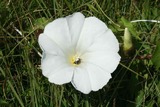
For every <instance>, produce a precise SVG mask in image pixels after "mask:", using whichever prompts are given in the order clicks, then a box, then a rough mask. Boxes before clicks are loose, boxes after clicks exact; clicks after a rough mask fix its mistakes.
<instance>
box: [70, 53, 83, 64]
mask: <svg viewBox="0 0 160 107" xmlns="http://www.w3.org/2000/svg"><path fill="white" fill-rule="evenodd" d="M70 62H71V64H72V65H74V66H75V65H79V64H81V58H80V57H79V56H77V55H75V56H73V57H71V60H70Z"/></svg>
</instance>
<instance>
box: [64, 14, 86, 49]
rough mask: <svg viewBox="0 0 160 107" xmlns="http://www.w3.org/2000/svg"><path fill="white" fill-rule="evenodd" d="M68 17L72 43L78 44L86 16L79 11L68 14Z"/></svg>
mask: <svg viewBox="0 0 160 107" xmlns="http://www.w3.org/2000/svg"><path fill="white" fill-rule="evenodd" d="M66 19H67V22H68V27H69V31H70V35H71V41H72V44H73V46H76V44H77V41H78V39H79V36H80V33H81V30H82V27H83V23H84V20H85V17H84V15H83V14H82V13H80V12H77V13H74V14H73V15H70V16H67V17H66Z"/></svg>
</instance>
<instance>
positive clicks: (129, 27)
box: [121, 17, 140, 40]
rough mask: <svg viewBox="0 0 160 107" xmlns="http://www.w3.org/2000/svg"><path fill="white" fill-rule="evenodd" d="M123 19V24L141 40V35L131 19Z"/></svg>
mask: <svg viewBox="0 0 160 107" xmlns="http://www.w3.org/2000/svg"><path fill="white" fill-rule="evenodd" d="M121 21H122V23H123V25H124V26H125V28H128V30H129V32H130V33H131V34H132V35H133V37H135V38H136V39H139V40H140V38H139V35H138V33H137V32H136V30H135V28H134V26H133V24H132V23H131V22H130V21H128V20H127V19H125V18H124V17H122V18H121Z"/></svg>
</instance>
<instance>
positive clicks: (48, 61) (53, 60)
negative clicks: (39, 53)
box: [41, 53, 67, 77]
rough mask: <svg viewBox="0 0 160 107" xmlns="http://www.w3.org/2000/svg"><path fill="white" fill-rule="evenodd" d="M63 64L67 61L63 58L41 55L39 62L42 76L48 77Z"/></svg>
mask: <svg viewBox="0 0 160 107" xmlns="http://www.w3.org/2000/svg"><path fill="white" fill-rule="evenodd" d="M65 64H67V61H66V59H65V58H64V57H61V56H55V55H51V54H47V53H43V57H42V60H41V68H42V74H43V75H44V76H46V77H49V75H51V74H54V73H55V72H56V69H57V68H59V67H61V66H62V65H65Z"/></svg>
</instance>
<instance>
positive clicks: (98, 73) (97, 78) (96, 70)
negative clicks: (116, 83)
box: [86, 64, 111, 91]
mask: <svg viewBox="0 0 160 107" xmlns="http://www.w3.org/2000/svg"><path fill="white" fill-rule="evenodd" d="M86 67H87V71H88V73H89V77H90V82H91V87H92V90H93V91H97V90H99V89H101V88H102V87H103V86H105V85H106V84H107V82H108V81H109V80H110V78H111V74H110V73H107V72H106V71H104V69H101V68H100V67H99V66H96V65H93V64H87V66H86Z"/></svg>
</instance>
